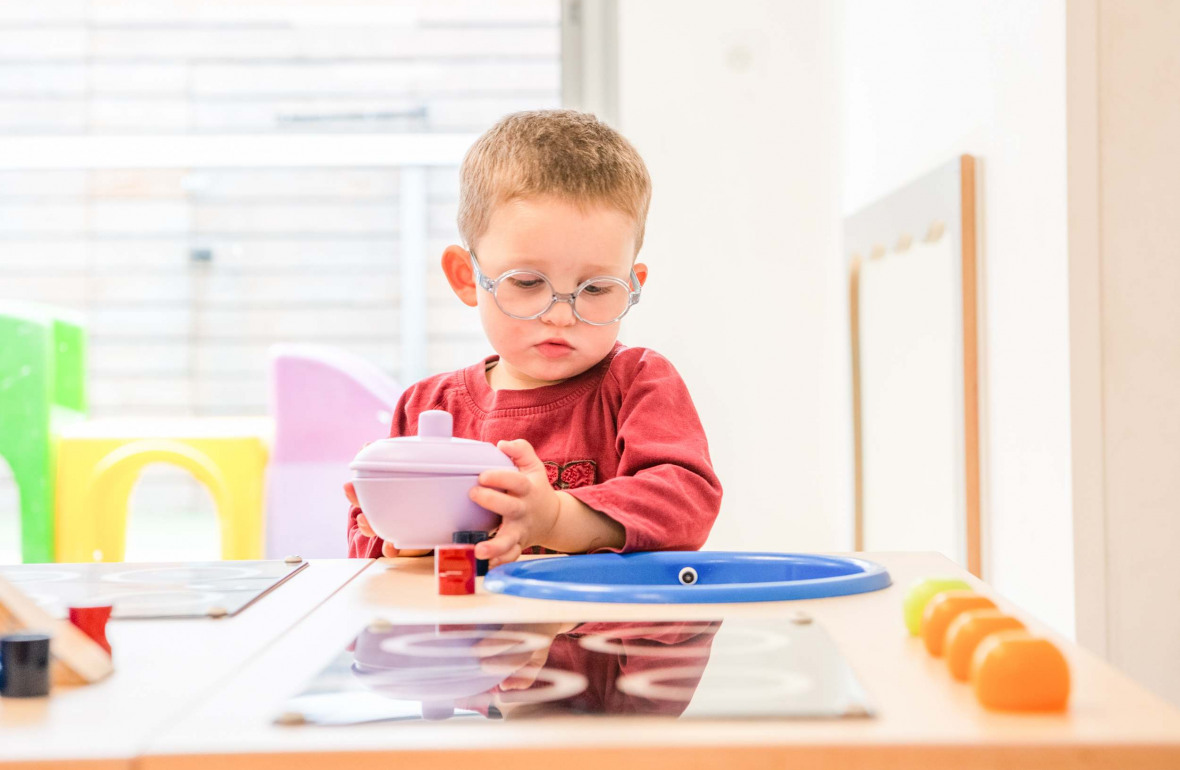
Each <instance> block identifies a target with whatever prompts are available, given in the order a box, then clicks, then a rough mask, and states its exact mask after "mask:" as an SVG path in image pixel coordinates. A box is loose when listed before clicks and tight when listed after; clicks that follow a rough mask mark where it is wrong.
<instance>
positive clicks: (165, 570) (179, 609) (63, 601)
mask: <svg viewBox="0 0 1180 770" xmlns="http://www.w3.org/2000/svg"><path fill="white" fill-rule="evenodd" d="M307 566H308V565H307V562H301V563H299V564H286V563H285V562H283V561H281V560H277V559H271V560H267V561H235V562H232V563H231V564H227V563H225V562H178V563H171V562H170V563H154V564H153V563H116V562H94V563H81V564H65V563H63V564H52V565H39V564H16V565H5V566H3V567H0V575H2V576H3V577H4V578H5V579H7V580H9V581H12V582H15V583H21V584H23V585H24V586H25V587H27V588H30V589H34V590H31V591H29V593H30V595H31V597H32V599H33V600H34V601H35V602H37V604H38V605H40V606H41V608H42V609H44V610H45V611H46V612H48V613H49V614H50V615H52V616H55V617H65V616H66V608H67V607H69V606H70V605H71V604H74V603H78V602H109V603H110V604H111V605H112V606H113V607H114V611H113V612H112V613H111V617H112V618H113V619H120V618H183V617H203V616H205V615H206V614H207V613H208V611H209V610H210V608H217V610H218V611H220V610H224V611H225V614H229V615H233V614H235V613H237V612H240V611H241V610H242V609H244V608H245V607H246V606H248V605H249V604H250V603H252V602H253V601H255V600H256V599H258V598H259V597H260V596H262V595H263V594H265V593H266V592H268V591H270V590H272V589H273V588H275V587H276V586H278V585H279V584H280V583H282V582H283V581H285V580H286V579H287V578H289V577H290V576H291V575H293V574H295V573H296V572H299V571H300V570H302V569H304V568H306V567H307Z"/></svg>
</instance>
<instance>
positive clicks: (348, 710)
mask: <svg viewBox="0 0 1180 770" xmlns="http://www.w3.org/2000/svg"><path fill="white" fill-rule="evenodd" d="M284 709H285V710H284V712H283V713H282V714H279V715H278V716H277V718H276V721H277V722H279V723H281V724H291V725H296V724H305V723H310V724H320V725H342V724H357V723H362V722H378V721H409V720H419V719H431V720H438V719H450V718H465V719H476V720H483V719H503V718H538V717H546V716H553V715H562V716H569V715H580V714H585V715H623V716H665V717H682V718H690V717H700V718H729V717H732V718H751V717H753V718H757V717H803V718H821V717H829V718H841V717H866V716H871V715H872V709H871V707H870V705H869V702H868V700H867V698H866V697H865V694H864V691H863V690H862V689H861V687H860V684H859V683H858V682H857V680H856V677H855V675H854V674H853V672H852V670H851V669H850V668H849V666H848V664H847V663H846V662H845V661H844V658H843V656H842V655H841V654H840V651H839V650H838V649H837V648H836V646H835V644H834V643H833V642H832V640H831V638H830V637H829V636H828V635H827V633H826V632H825V631H824V629H823V628H822V627H820V625H819V624H817V623H814V622H811V621H810V618H806V617H796V618H794V619H777V620H749V619H730V620H725V621H720V620H714V621H700V620H694V621H676V622H671V621H651V622H643V623H634V622H632V623H608V622H580V623H578V622H570V623H533V624H528V623H525V624H487V623H481V624H467V625H457V624H445V625H394V624H390V623H386V622H384V621H378V622H375V623H374V624H371V625H370V626H369V627H368V628H366V629H364V630H363V631H361V633H360V635H358V636H357V637H356V639H355V640H354V641H353V643H352V644H351V645H349V647H348V648H347V649H345V650H344V651H343V652H342V653H341V654H340V655H339V656H337V657H336V658H335V659H334V660H333V661H332V662H331V663H330V664H329V665H328V666H327V667H326V668H325V669H324V670H323V671H322V672H321V673H320V674H319V675H318V676H317V677H316V678H315V679H314V680H313V681H312V682H311V683H310V684H309V685H308V686H307V687H306V688H305V689H304V690H303V692H301V693H300V694H299V695H297V696H295V697H293V698H291V699H290V700H289V701H288V702H287V703H286V704H285V706H284Z"/></svg>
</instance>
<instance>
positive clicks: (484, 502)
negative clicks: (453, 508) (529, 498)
mask: <svg viewBox="0 0 1180 770" xmlns="http://www.w3.org/2000/svg"><path fill="white" fill-rule="evenodd" d="M467 496H468V497H470V498H471V501H472V502H473V503H475V504H476V505H478V506H480V507H483V508H487V509H488V510H489V511H491V512H492V513H498V514H500V515H501V516H506V517H507V516H520V515H521V514H522V513H524V501H523V500H521V499H520V498H519V497H513V496H512V495H508V494H505V493H503V492H501V491H499V490H498V489H491V488H489V487H472V488H471V491H470V492H468V493H467Z"/></svg>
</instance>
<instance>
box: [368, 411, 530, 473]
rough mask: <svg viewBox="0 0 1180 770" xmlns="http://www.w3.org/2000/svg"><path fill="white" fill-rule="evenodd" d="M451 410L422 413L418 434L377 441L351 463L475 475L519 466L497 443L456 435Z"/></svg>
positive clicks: (396, 470)
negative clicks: (491, 469) (514, 463)
mask: <svg viewBox="0 0 1180 770" xmlns="http://www.w3.org/2000/svg"><path fill="white" fill-rule="evenodd" d="M453 430H454V420H453V419H452V417H451V414H450V412H444V411H441V410H437V409H432V410H430V411H426V412H422V413H421V414H419V415H418V435H417V436H399V437H398V438H385V439H381V440H380V441H374V442H373V443H372V444H369V445H368V446H367V447H365V448H364V449H362V450H361V451H360V452H359V453H357V456H356V457H355V458H354V459H353V461H352V463H351V464H350V465H349V466H348V467H349V468H350V469H352V470H354V471H386V472H389V473H440V474H450V475H454V474H469V473H470V474H475V473H481V472H483V471H486V470H488V469H489V468H513V467H515V466H514V465H513V463H512V460H511V459H510V458H509V457H508V455H506V454H504V453H503V452H501V451H500V450H499V449H497V448H496V447H495V445H494V444H489V443H488V442H486V441H472V440H471V439H466V438H455V437H454V436H453V435H452V433H453Z"/></svg>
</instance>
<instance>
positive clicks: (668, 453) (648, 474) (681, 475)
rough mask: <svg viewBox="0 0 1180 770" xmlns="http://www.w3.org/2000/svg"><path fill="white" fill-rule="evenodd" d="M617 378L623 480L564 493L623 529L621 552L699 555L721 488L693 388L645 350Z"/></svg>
mask: <svg viewBox="0 0 1180 770" xmlns="http://www.w3.org/2000/svg"><path fill="white" fill-rule="evenodd" d="M620 374H621V375H623V376H622V377H619V376H617V375H615V373H614V372H613V370H612V372H611V373H609V374H608V375H607V376H608V377H611V376H615V378H616V382H618V383H619V385H620V388H621V391H622V397H621V403H620V406H619V412H618V418H617V424H618V434H617V438H616V450H617V451H618V453H619V468H618V474H617V475H616V476H615V477H614V478H612V479H608V480H607V481H604V482H603V483H601V484H594V485H592V486H587V487H578V488H575V489H569V490H566V491H568V492H569V494H571V495H573V496H574V497H576V498H577V499H578V500H580V501H581V502H583V503H585V504H586V505H588V506H590V507H591V508H593V509H594V510H596V511H600V512H602V513H603V514H605V515H607V516H609V517H610V518H612V519H614V520H615V521H617V522H619V523H620V524H622V525H623V528H624V530H625V531H626V542H625V544H624V545H623V548H622V549H617V548H607V549H601V550H609V551H620V550H621V551H622V552H624V553H626V552H630V551H679V550H694V551H695V550H697V549H699V548H700V547H701V546H703V545H704V544H705V540H706V539H707V538H708V536H709V531H710V530H711V529H712V528H713V522H714V521H715V520H716V518H717V513H718V511H720V509H721V482H720V481H719V480H718V478H717V474H716V473H714V472H713V465H712V462H711V461H710V460H709V447H708V442H707V441H706V439H705V431H704V428H702V427H701V421H700V418H699V417H698V416H697V411H696V407H694V406H693V403H692V398H691V397H690V396H689V394H688V388H687V387H686V386H685V384H684V381H683V380H682V379H681V378H680V375H679V373H678V372H677V371H676V370H675V369H674V368H673V367H672V364H671V362H669V361H668V360H667V359H665V358H664V357H663V356H660V355H658V354H655V353H652V352H651V351H647V352H645V353H644V354H643V356H642V357H641V358H640V359H639V361H638V363H637V364H635V371H634V372H633V373H632V374H633V376H631V377H628V376H627V374H628V373H627V372H623V373H620Z"/></svg>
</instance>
